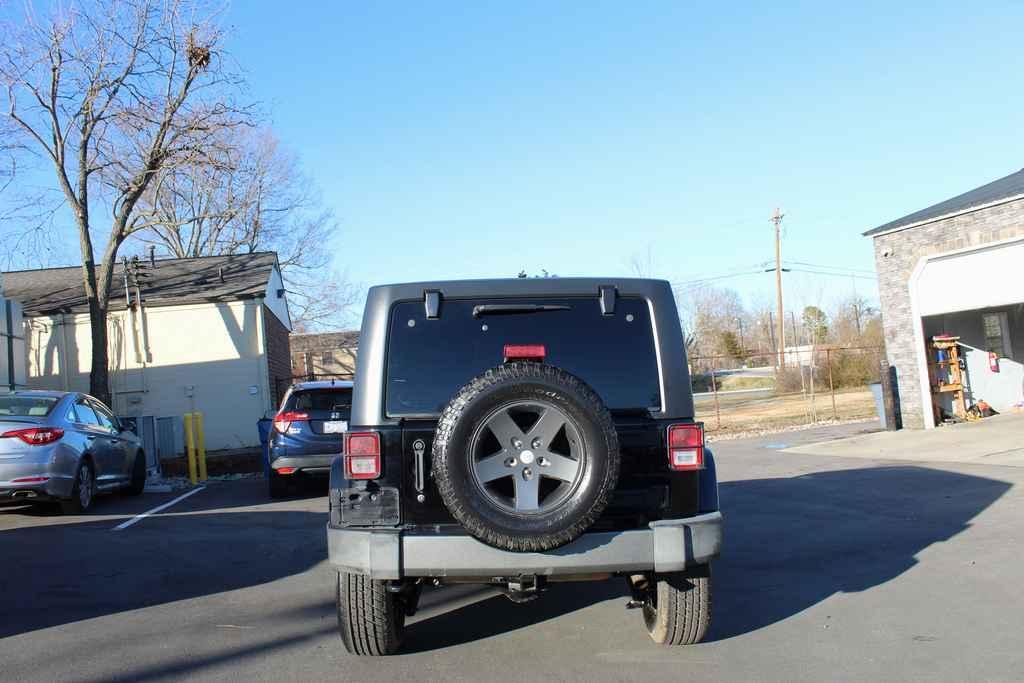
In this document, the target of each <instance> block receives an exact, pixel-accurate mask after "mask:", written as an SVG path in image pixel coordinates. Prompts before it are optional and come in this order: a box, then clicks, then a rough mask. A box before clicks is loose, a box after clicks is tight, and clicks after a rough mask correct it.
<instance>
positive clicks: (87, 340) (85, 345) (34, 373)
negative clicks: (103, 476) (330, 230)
mask: <svg viewBox="0 0 1024 683" xmlns="http://www.w3.org/2000/svg"><path fill="white" fill-rule="evenodd" d="M261 306H262V302H261V301H260V300H252V301H245V302H241V301H236V302H231V303H218V304H196V305H188V306H168V307H150V308H145V309H144V313H143V315H142V316H141V317H140V316H138V315H137V314H136V315H135V316H132V315H131V314H130V313H129V312H127V311H117V312H113V313H111V314H110V316H109V321H108V325H109V329H110V366H111V390H112V392H113V395H114V406H113V407H114V410H115V412H117V414H119V415H155V416H157V417H167V416H179V417H180V416H181V415H182V414H184V413H186V412H189V411H192V410H198V411H200V412H202V413H203V415H204V421H205V426H206V447H207V449H208V450H216V449H223V448H241V447H248V446H256V445H259V438H258V432H257V429H256V421H257V420H258V419H259V418H260V417H262V416H263V415H264V413H265V412H266V411H267V410H270V409H271V408H272V406H271V405H270V402H271V401H270V395H269V383H268V378H267V363H266V358H265V355H264V348H263V344H264V342H263V330H262V325H263V321H262V316H261V315H260V311H261ZM26 336H27V340H26V341H27V343H28V376H29V385H30V386H33V387H38V388H47V389H64V390H73V391H88V389H89V365H90V354H91V352H92V350H91V335H90V331H89V319H88V316H87V315H66V316H48V317H39V318H29V319H26Z"/></svg>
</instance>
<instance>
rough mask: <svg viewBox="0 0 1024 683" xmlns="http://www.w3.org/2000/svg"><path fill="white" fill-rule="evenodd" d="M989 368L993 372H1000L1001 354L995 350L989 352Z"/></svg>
mask: <svg viewBox="0 0 1024 683" xmlns="http://www.w3.org/2000/svg"><path fill="white" fill-rule="evenodd" d="M988 369H989V370H991V371H992V372H999V356H997V355H996V354H995V353H994V352H992V351H989V352H988Z"/></svg>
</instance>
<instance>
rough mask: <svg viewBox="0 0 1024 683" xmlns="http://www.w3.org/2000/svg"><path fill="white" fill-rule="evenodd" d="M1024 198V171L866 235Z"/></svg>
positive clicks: (922, 210)
mask: <svg viewBox="0 0 1024 683" xmlns="http://www.w3.org/2000/svg"><path fill="white" fill-rule="evenodd" d="M1022 195H1024V169H1021V170H1019V171H1017V172H1016V173H1011V174H1010V175H1008V176H1006V177H1005V178H1000V179H999V180H993V181H992V182H991V183H989V184H987V185H982V186H981V187H976V188H974V189H973V190H971V191H970V192H964V193H963V194H961V195H957V196H956V197H953V198H952V199H947V200H946V201H944V202H939V203H938V204H935V205H933V206H929V207H928V208H927V209H921V210H920V211H915V212H914V213H911V214H907V215H906V216H904V217H903V218H897V219H896V220H894V221H890V222H889V223H886V224H885V225H880V226H878V227H877V228H874V229H872V230H868V231H867V232H865V233H864V236H865V237H870V236H872V235H879V234H881V233H883V232H892V231H893V230H899V229H900V228H905V227H907V226H909V225H914V224H916V223H923V222H927V221H929V220H931V219H934V218H941V217H943V216H949V215H952V214H957V213H962V212H964V211H967V210H970V209H973V208H977V207H981V206H985V205H986V204H992V203H993V202H998V201H999V200H1002V199H1010V198H1011V197H1020V196H1022Z"/></svg>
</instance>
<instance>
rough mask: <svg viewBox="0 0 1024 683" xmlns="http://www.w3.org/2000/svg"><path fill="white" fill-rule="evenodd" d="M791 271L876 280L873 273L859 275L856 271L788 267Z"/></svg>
mask: <svg viewBox="0 0 1024 683" xmlns="http://www.w3.org/2000/svg"><path fill="white" fill-rule="evenodd" d="M790 270H792V271H793V272H807V273H810V274H812V275H831V276H833V278H856V279H858V280H871V281H874V280H878V278H877V276H874V275H861V274H859V273H856V272H828V271H826V270H811V269H809V268H790Z"/></svg>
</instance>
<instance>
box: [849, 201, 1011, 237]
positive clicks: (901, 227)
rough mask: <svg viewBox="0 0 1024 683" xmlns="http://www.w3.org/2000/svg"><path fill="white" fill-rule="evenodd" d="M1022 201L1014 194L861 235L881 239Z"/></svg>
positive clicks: (874, 229) (872, 230)
mask: <svg viewBox="0 0 1024 683" xmlns="http://www.w3.org/2000/svg"><path fill="white" fill-rule="evenodd" d="M1021 199H1024V194H1015V195H1013V196H1010V197H1003V198H1002V199H997V200H995V201H991V202H988V203H987V204H977V205H975V206H969V207H967V208H964V209H957V210H956V211H950V212H949V213H944V214H942V215H940V216H933V217H932V218H925V219H923V220H919V221H914V222H913V223H907V224H906V225H897V226H896V227H893V228H889V229H888V230H882V231H880V232H875V231H876V230H878V228H872V229H871V230H868V231H867V232H864V233H861V235H862V236H863V237H881V236H882V235H890V234H892V233H894V232H900V231H902V230H910V229H912V228H919V227H921V226H922V225H928V224H929V223H938V222H939V221H944V220H947V219H949V218H955V217H956V216H963V215H964V214H968V213H974V212H975V211H983V210H984V209H991V208H993V207H996V206H1000V205H1002V204H1009V203H1011V202H1015V201H1018V200H1021Z"/></svg>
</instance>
